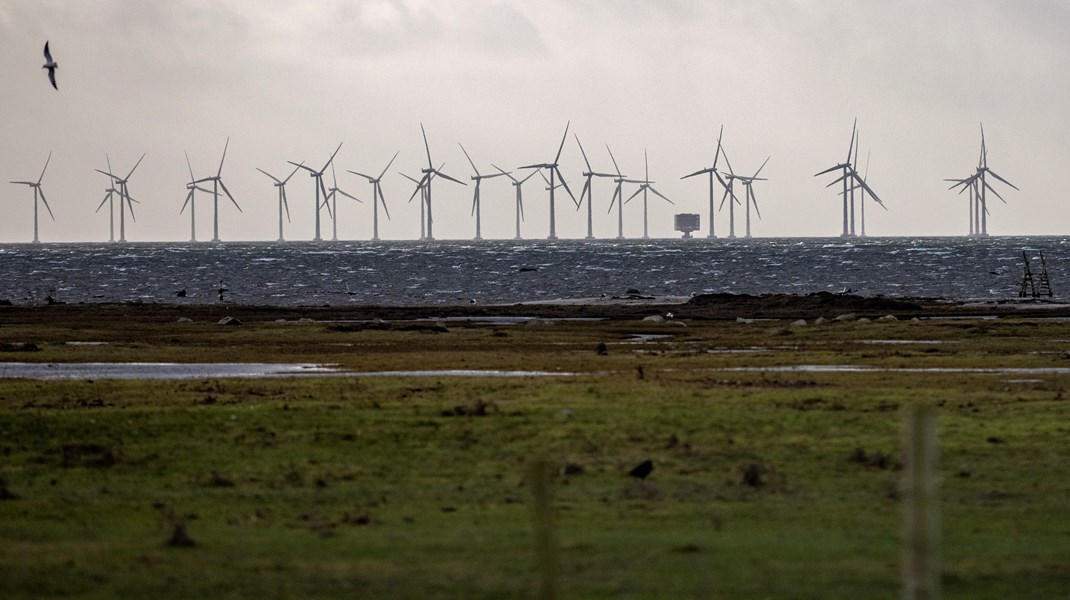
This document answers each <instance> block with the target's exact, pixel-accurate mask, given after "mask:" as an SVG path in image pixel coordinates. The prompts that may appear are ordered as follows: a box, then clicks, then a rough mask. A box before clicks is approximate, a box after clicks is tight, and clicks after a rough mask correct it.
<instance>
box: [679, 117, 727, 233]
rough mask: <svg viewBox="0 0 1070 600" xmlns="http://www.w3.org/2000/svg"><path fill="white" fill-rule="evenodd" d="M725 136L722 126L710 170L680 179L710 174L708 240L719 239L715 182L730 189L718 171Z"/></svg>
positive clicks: (700, 171) (696, 172) (706, 169)
mask: <svg viewBox="0 0 1070 600" xmlns="http://www.w3.org/2000/svg"><path fill="white" fill-rule="evenodd" d="M722 135H724V125H721V132H720V133H718V134H717V151H716V152H715V153H714V155H713V165H711V166H710V167H708V168H705V169H701V170H698V171H695V172H694V173H691V174H690V175H684V176H683V177H681V178H680V179H687V178H688V177H695V176H696V175H702V174H704V173H705V174H708V175H709V176H710V233H709V235H707V236H706V237H707V238H710V239H713V238H715V237H717V236H716V235H714V231H713V214H714V208H715V198H714V186H713V181H714V179H716V180H717V181H719V182H720V183H721V187H723V188H725V189H728V184H727V183H725V180H724V179H722V178H721V174H720V173H719V172H718V171H717V159H718V158H720V157H721V136H722Z"/></svg>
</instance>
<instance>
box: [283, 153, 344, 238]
mask: <svg viewBox="0 0 1070 600" xmlns="http://www.w3.org/2000/svg"><path fill="white" fill-rule="evenodd" d="M341 149H342V143H341V142H339V143H338V147H337V148H335V149H334V152H333V153H331V157H330V158H329V159H327V163H326V164H324V165H323V168H322V169H320V170H319V171H316V170H313V169H312V168H310V167H306V166H305V163H304V162H302V163H300V164H298V163H295V162H294V161H292V160H288V161H286V162H288V163H290V164H291V165H293V166H295V167H297V168H298V169H304V170H306V171H308V175H309V177H311V178H313V179H315V180H316V182H315V184H314V186H315V188H316V235H315V237H313V238H312V241H314V242H318V241H321V238H320V209H322V208H323V206H324V205H325V204H327V188H325V187H323V173H324V172H326V171H327V167H329V166H331V163H333V162H334V157H335V156H336V155H337V154H338V151H339V150H341ZM320 192H323V200H322V201H321V200H320ZM327 210H328V211H330V207H328V208H327Z"/></svg>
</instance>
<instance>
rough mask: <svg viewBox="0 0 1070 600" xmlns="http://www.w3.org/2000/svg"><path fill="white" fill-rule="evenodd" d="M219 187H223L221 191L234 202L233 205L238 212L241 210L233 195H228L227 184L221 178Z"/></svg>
mask: <svg viewBox="0 0 1070 600" xmlns="http://www.w3.org/2000/svg"><path fill="white" fill-rule="evenodd" d="M219 187H221V188H223V193H224V194H226V195H227V198H230V201H231V202H233V203H234V207H235V208H237V209H238V212H243V211H242V209H241V207H240V206H238V201H237V200H235V199H234V196H231V195H230V190H228V189H227V184H225V183H223V180H222V179H220V180H219Z"/></svg>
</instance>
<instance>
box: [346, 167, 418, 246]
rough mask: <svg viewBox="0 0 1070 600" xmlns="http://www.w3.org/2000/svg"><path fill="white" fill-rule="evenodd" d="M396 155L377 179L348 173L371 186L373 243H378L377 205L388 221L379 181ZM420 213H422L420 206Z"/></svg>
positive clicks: (362, 174)
mask: <svg viewBox="0 0 1070 600" xmlns="http://www.w3.org/2000/svg"><path fill="white" fill-rule="evenodd" d="M398 154H399V153H398V152H395V153H394V157H393V158H391V159H390V162H388V163H386V167H384V168H383V171H382V173H379V176H378V177H372V176H370V175H365V174H364V173H358V172H356V171H350V173H352V174H354V175H359V176H361V177H363V178H365V179H367V180H368V183H370V184H372V240H374V241H379V204H382V205H383V212H385V213H386V218H387V220H389V219H390V210H389V209H388V208H387V207H386V198H384V197H383V186H382V183H381V181H382V179H383V175H386V171H387V170H388V169H389V168H390V165H392V164H394V159H395V158H397V157H398ZM420 211H421V212H423V207H422V205H421V209H420Z"/></svg>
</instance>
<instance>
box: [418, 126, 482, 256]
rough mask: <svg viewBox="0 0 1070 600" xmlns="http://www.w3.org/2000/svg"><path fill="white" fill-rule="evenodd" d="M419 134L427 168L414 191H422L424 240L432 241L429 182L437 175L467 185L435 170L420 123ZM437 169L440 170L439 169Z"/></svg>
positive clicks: (433, 235) (433, 237) (433, 236)
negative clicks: (425, 209)
mask: <svg viewBox="0 0 1070 600" xmlns="http://www.w3.org/2000/svg"><path fill="white" fill-rule="evenodd" d="M420 133H422V134H423V136H424V150H426V151H427V168H426V169H421V170H420V172H421V173H423V174H424V176H423V177H422V178H421V179H420V181H419V183H417V185H416V189H417V191H419V190H421V189H422V190H423V199H424V203H425V204H426V205H427V236H426V237H425V238H424V239H428V240H433V239H435V234H434V229H433V226H434V222H435V221H434V218H433V216H432V214H431V180H432V179H434V178H435V176H436V175H438V176H439V177H442V178H443V179H448V180H449V181H452V182H454V183H459V184H461V185H468V184H467V183H465V182H463V181H459V180H457V179H454V178H452V177H450V176H449V175H446V174H445V173H443V172H442V171H439V170H438V169H436V168H435V165H434V163H432V162H431V146H430V145H429V144H428V143H427V131H426V130H425V129H424V124H423V123H420ZM439 168H440V169H441V167H439ZM414 196H416V192H415V191H414V192H413V193H412V196H410V197H409V201H410V202H412V197H414Z"/></svg>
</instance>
